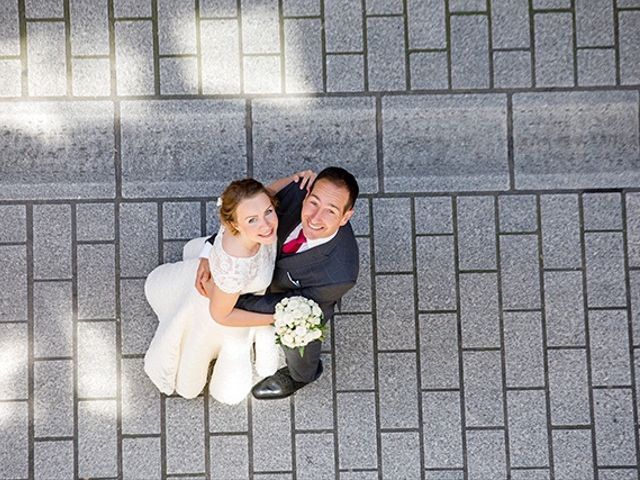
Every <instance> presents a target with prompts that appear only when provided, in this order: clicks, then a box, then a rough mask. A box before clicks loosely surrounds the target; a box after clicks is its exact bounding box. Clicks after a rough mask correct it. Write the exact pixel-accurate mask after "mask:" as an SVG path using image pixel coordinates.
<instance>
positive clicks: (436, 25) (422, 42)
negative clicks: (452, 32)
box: [406, 0, 447, 48]
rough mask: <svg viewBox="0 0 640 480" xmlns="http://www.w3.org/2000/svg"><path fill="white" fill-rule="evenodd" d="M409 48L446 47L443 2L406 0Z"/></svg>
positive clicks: (436, 0)
mask: <svg viewBox="0 0 640 480" xmlns="http://www.w3.org/2000/svg"><path fill="white" fill-rule="evenodd" d="M406 15H407V26H408V33H409V48H446V47H447V40H446V26H445V25H446V23H445V4H444V2H440V1H438V0H425V1H420V0H408V1H407V14H406Z"/></svg>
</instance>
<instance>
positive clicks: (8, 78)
mask: <svg viewBox="0 0 640 480" xmlns="http://www.w3.org/2000/svg"><path fill="white" fill-rule="evenodd" d="M0 28H1V27H0ZM20 95H22V64H21V62H20V60H19V59H9V60H0V97H19V96H20Z"/></svg>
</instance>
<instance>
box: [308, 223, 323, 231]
mask: <svg viewBox="0 0 640 480" xmlns="http://www.w3.org/2000/svg"><path fill="white" fill-rule="evenodd" d="M307 225H309V228H310V229H311V230H316V231H317V230H322V226H319V227H314V226H313V225H311V224H310V223H308V222H307Z"/></svg>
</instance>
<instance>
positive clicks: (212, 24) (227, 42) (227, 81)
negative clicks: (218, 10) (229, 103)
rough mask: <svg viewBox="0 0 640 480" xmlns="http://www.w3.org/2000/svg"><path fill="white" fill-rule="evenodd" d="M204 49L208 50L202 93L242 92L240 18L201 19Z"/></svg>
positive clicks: (203, 65) (204, 56)
mask: <svg viewBox="0 0 640 480" xmlns="http://www.w3.org/2000/svg"><path fill="white" fill-rule="evenodd" d="M234 5H235V2H234ZM200 48H201V49H202V51H203V52H207V54H206V55H202V92H203V93H205V94H216V93H240V43H239V37H238V21H237V20H203V21H201V22H200Z"/></svg>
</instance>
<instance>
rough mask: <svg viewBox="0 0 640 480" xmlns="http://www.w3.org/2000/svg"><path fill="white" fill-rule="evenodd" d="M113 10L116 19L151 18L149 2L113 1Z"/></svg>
mask: <svg viewBox="0 0 640 480" xmlns="http://www.w3.org/2000/svg"><path fill="white" fill-rule="evenodd" d="M113 9H114V12H115V16H116V18H118V17H151V2H150V1H149V0H114V3H113Z"/></svg>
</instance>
